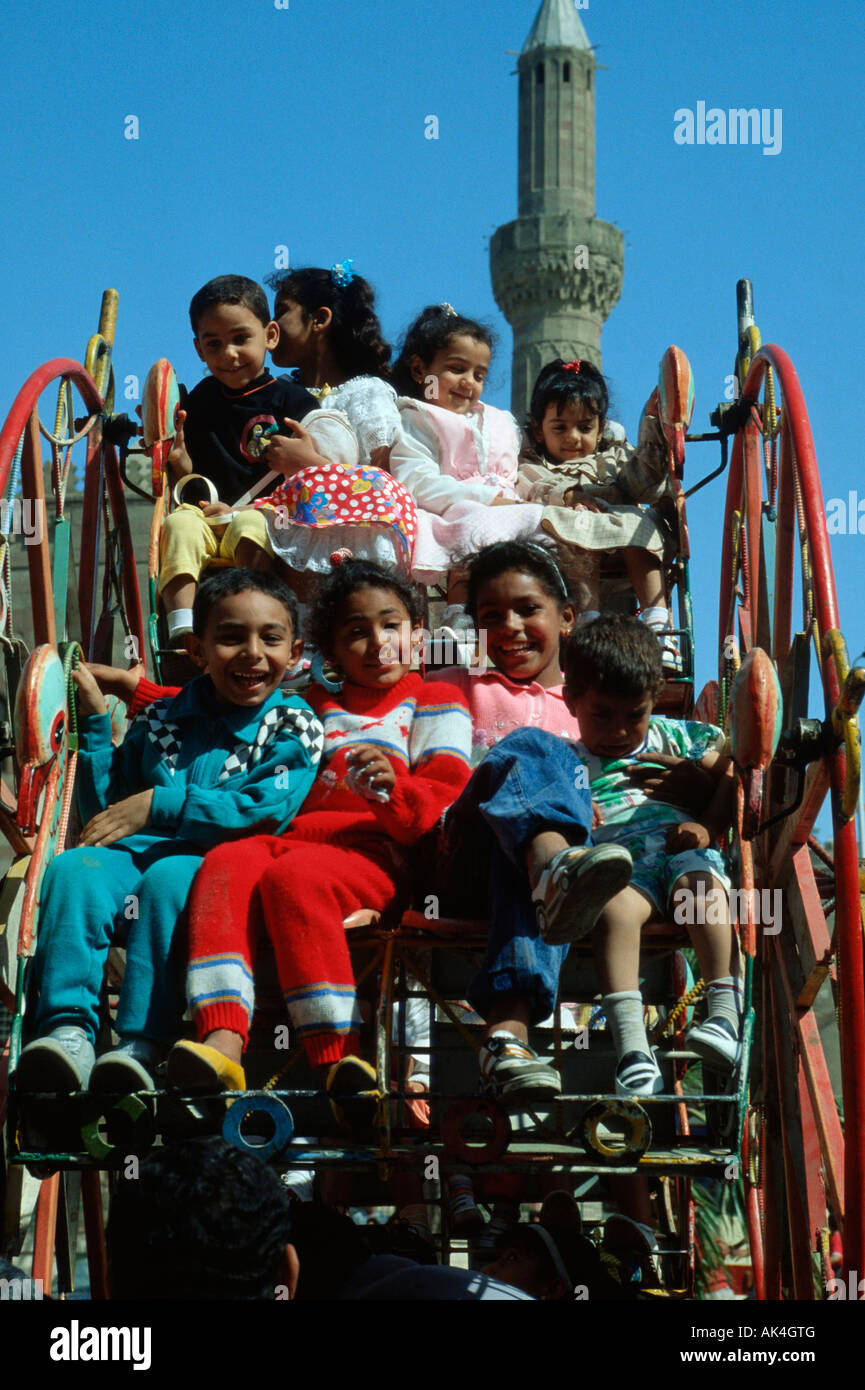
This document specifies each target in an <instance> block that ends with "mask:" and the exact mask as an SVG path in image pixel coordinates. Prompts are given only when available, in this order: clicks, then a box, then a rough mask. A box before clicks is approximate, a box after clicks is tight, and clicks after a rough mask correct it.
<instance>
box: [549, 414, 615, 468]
mask: <svg viewBox="0 0 865 1390" xmlns="http://www.w3.org/2000/svg"><path fill="white" fill-rule="evenodd" d="M603 423H604V422H603V420H601V418H600V416H599V415H598V414H597V413H596V412H595V411H594V410H592V407H591V406H590V405H584V404H583V402H582V401H566V402H565V404H564V405H557V404H556V402H555V401H550V402H549V403H548V405H547V408H546V411H545V412H544V418H543V420H542V422H541V425H540V427H539V426H538V425H537V423H536V421H534V420H533V421H532V433H533V434H534V436H535V443H537V444H540V445H542V447H543V449H544V452H545V453H546V454H547V456H548V457H549V458H551V459H554V460H555V461H556V462H557V463H565V462H567V460H568V459H584V458H588V456H589V454H593V453H595V451H596V449H597V447H598V439H599V438H600V434H601V428H602V426H603Z"/></svg>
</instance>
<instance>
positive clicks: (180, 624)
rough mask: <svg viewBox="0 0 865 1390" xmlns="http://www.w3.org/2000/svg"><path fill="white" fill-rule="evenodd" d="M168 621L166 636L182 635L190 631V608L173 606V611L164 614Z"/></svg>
mask: <svg viewBox="0 0 865 1390" xmlns="http://www.w3.org/2000/svg"><path fill="white" fill-rule="evenodd" d="M166 619H167V622H168V636H169V638H173V637H183V636H185V635H186V633H187V632H191V631H192V609H191V608H175V610H174V612H173V613H168V614H166Z"/></svg>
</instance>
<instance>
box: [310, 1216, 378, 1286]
mask: <svg viewBox="0 0 865 1390" xmlns="http://www.w3.org/2000/svg"><path fill="white" fill-rule="evenodd" d="M291 1241H292V1244H293V1245H294V1247H295V1249H296V1251H297V1259H298V1264H299V1266H300V1275H299V1278H298V1281H297V1293H296V1294H295V1297H296V1298H297V1299H298V1300H299V1301H309V1300H313V1299H324V1298H326V1299H332V1298H337V1297H338V1296H339V1291H340V1289H341V1288H342V1287H343V1285H344V1284H345V1283H346V1282H347V1281H348V1280H349V1279H350V1278H351V1276H352V1275H353V1274H354V1272H355V1270H356V1269H357V1268H358V1267H359V1266H360V1265H362V1264H365V1263H366V1261H367V1260H368V1259H369V1258H370V1255H371V1253H372V1252H371V1249H370V1246H369V1244H368V1243H367V1235H366V1232H365V1231H362V1230H361V1228H360V1227H359V1226H356V1225H355V1224H354V1222H353V1221H352V1219H351V1217H350V1216H344V1215H343V1214H342V1212H338V1211H335V1210H334V1209H333V1207H326V1206H323V1205H322V1204H321V1203H319V1202H295V1203H294V1210H293V1213H292V1226H291Z"/></svg>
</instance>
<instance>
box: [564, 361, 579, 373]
mask: <svg viewBox="0 0 865 1390" xmlns="http://www.w3.org/2000/svg"><path fill="white" fill-rule="evenodd" d="M582 365H583V364H582V362H581V361H580V360H579V358H576V359H575V360H574V361H573V362H563V363H562V371H563V372H575V373H577V374H579V370H580V367H581V366H582Z"/></svg>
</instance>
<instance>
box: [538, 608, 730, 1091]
mask: <svg viewBox="0 0 865 1390" xmlns="http://www.w3.org/2000/svg"><path fill="white" fill-rule="evenodd" d="M564 664H565V700H566V702H567V704H568V708H569V709H570V710H571V713H572V714H573V715H574V716H575V717H576V718H577V719H578V720H579V724H580V738H579V740H578V741H577V743H576V745H575V746H576V751H577V753H578V754H579V756H580V758H581V759H582V761H583V763H584V765H585V767H586V769H587V771H588V774H589V781H590V786H591V793H592V797H593V798H594V800H595V801H596V802H597V804H598V806H599V809H600V813H601V815H602V817H603V823H602V824H601V826H600V827H598V828H596V829H595V831H594V832H593V833H594V838H595V839H596V841H600V842H602V843H605V842H610V841H613V840H615V842H616V843H617V844H619V845H621V846H622V847H623V848H627V850H628V851H629V852H630V854H631V858H632V860H633V872H632V879H631V883H630V884H629V885H628V886H627V887H624V888H623V889H622V891H621V892H620V893H619V894H618V895H617V896H616V897H615V898H613V899H612V901H610V902H609V903H607V905H606V907H605V908H604V909H603V911H602V913H601V915H600V918H599V922H598V926H597V927H596V929H595V933H594V946H595V957H596V961H597V967H598V973H599V975H600V977H601V987H602V989H603V992H604V1012H605V1014H606V1016H607V1019H608V1020H609V1024H610V1027H611V1029H612V1032H613V1038H614V1041H615V1045H616V1054H617V1057H618V1066H617V1069H616V1092H617V1094H618V1095H620V1096H624V1097H629V1096H637V1095H650V1094H652V1093H657V1092H658V1091H660V1090H662V1089H663V1081H662V1078H661V1074H660V1071H659V1069H658V1064H657V1062H656V1060H655V1058H654V1056H653V1054H652V1051H651V1048H650V1046H649V1043H648V1041H647V1039H646V1032H645V1028H644V1026H643V1001H642V998H641V996H640V989H639V960H640V929H641V927H642V926H643V925H644V924H645V923H646V922H650V921H652V920H657V919H658V918H660V919H662V920H663V918H664V917H665V915H667V914H669V913H670V910H671V903H673V902H678V901H681V898H680V897H677V894H681V892H682V890H685V891H687V892H688V893H698V892H702V891H705V894H706V901H707V903H711V904H712V906H711V907H710V908H709V909H708V910H707V911H706V913H705V916H706V919H707V920H706V922H705V924H704V925H700V924H699V923H697V924H695V925H693V926H689V928H688V931H689V934H690V936H691V940H692V942H693V945H694V949H695V950H696V953H697V959H698V961H699V963H700V969H701V970H702V973H703V979H704V980H705V981H706V997H707V1014H708V1016H707V1018H706V1020H705V1022H704V1023H701V1024H698V1025H695V1026H692V1028H691V1030H690V1032H689V1035H688V1042H689V1045H690V1047H692V1048H693V1050H694V1051H695V1052H697V1053H698V1054H699V1055H700V1056H701V1057H702V1059H703V1061H704V1062H705V1063H707V1064H709V1065H710V1066H711V1067H712V1069H713V1070H715V1071H719V1072H729V1071H732V1069H733V1068H734V1066H735V1064H736V1061H737V1059H738V1055H739V1047H740V1034H741V1017H742V999H741V986H740V984H739V981H738V980H737V979H736V978H735V972H736V965H737V961H738V948H737V944H736V939H735V934H734V932H733V928H732V926H731V924H730V914H729V897H728V893H729V888H730V880H729V879H728V877H727V873H726V870H725V867H724V861H723V859H722V857H721V855H720V853H719V851H718V850H717V849H715V848H712V842H713V841H714V840H716V839H717V838H718V837H719V836H721V835H722V834H723V833H724V832H725V831H726V830H727V828H728V827H729V824H730V820H731V816H732V805H733V795H734V791H735V782H734V776H733V771H734V769H733V763H732V760H731V759H730V758H728V757H724V756H723V755H722V750H723V748H724V744H725V739H724V734H723V732H722V730H720V729H716V728H715V727H714V726H713V725H711V724H698V723H689V722H686V721H683V720H676V719H665V718H662V717H653V716H652V705H653V703H654V701H655V699H656V697H657V695H658V693H659V691H660V689H661V687H662V684H663V675H662V672H661V663H660V654H659V651H658V646H657V643H656V642H655V641H654V640H653V639H652V637H651V636H650V634H649V631H648V629H647V628H646V627H644V626H643V625H642V624H640V623H638V622H636V621H635V620H634V619H632V618H625V617H622V616H620V615H616V614H607V615H605V616H603V617H600V618H597V619H596V620H595V621H594V622H593V623H590V624H588V625H587V626H586V627H583V628H581V629H580V630H579V631H578V632H575V633H573V634H572V635H571V637H570V638H569V639H568V642H567V644H566V646H565V653H564ZM654 750H658V751H660V752H663V753H667V752H675V753H679V754H680V755H683V756H685V757H688V758H693V759H695V760H697V761H699V762H700V764H701V766H702V767H703V768H705V769H707V770H708V771H709V772H710V773H711V775H712V776H713V777H714V779H715V793H714V796H713V797H712V799H711V801H710V803H709V805H708V806H707V808H706V810H705V811H704V813H703V814H702V815H701V817H700V820H699V822H694V821H689V820H688V819H687V818H686V816H685V814H684V813H683V812H682V811H680V810H679V809H678V807H676V806H673V805H670V804H665V803H664V802H661V801H657V800H655V801H652V802H648V801H646V799H645V797H643V796H641V795H640V794H639V792H636V791H635V790H634V788H633V787H632V786H631V785H630V784H629V782H628V778H627V772H628V769H629V768H630V767H631V766H632V765H633V762H634V758H635V756H636V755H637V754H638V753H642V752H653V751H654ZM692 915H693V914H692ZM576 937H577V934H576V933H575V932H570V933H569V934H568V939H570V940H576Z"/></svg>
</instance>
